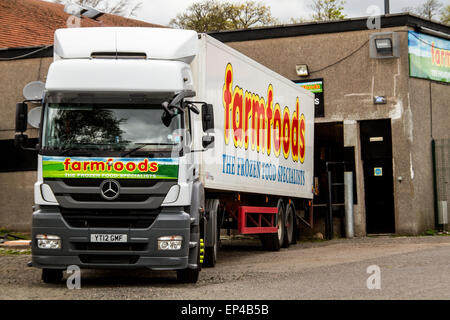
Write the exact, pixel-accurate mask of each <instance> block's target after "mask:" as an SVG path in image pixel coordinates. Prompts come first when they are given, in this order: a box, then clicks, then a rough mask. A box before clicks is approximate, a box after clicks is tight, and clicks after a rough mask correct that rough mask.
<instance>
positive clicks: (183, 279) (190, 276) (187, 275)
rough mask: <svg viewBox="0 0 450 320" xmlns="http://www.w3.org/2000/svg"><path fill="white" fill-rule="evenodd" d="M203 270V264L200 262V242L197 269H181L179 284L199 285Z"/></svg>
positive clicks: (179, 271) (178, 271)
mask: <svg viewBox="0 0 450 320" xmlns="http://www.w3.org/2000/svg"><path fill="white" fill-rule="evenodd" d="M200 270H202V263H201V261H200V240H199V241H198V242H197V268H195V269H190V268H186V269H181V270H177V281H178V282H179V283H197V281H198V276H199V275H200Z"/></svg>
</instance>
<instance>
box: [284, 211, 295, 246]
mask: <svg viewBox="0 0 450 320" xmlns="http://www.w3.org/2000/svg"><path fill="white" fill-rule="evenodd" d="M285 212H286V220H285V233H284V241H283V248H287V247H289V245H290V244H293V243H294V233H295V209H294V205H293V204H292V203H288V204H287V205H286V211H285Z"/></svg>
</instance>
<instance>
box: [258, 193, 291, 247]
mask: <svg viewBox="0 0 450 320" xmlns="http://www.w3.org/2000/svg"><path fill="white" fill-rule="evenodd" d="M277 208H278V213H277V226H278V232H277V233H268V234H261V235H260V240H261V244H262V246H263V248H264V249H265V250H268V251H278V250H280V248H281V246H282V245H283V242H284V237H285V236H284V235H285V223H284V222H285V215H284V204H283V200H282V199H279V200H278V204H277Z"/></svg>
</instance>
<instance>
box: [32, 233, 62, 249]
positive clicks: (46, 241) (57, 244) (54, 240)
mask: <svg viewBox="0 0 450 320" xmlns="http://www.w3.org/2000/svg"><path fill="white" fill-rule="evenodd" d="M36 240H37V246H38V248H39V249H61V238H60V237H59V236H55V235H52V234H38V235H36Z"/></svg>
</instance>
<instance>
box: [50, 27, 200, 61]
mask: <svg viewBox="0 0 450 320" xmlns="http://www.w3.org/2000/svg"><path fill="white" fill-rule="evenodd" d="M98 53H103V54H105V56H106V55H108V56H110V57H111V56H114V55H113V54H114V53H124V54H125V55H120V54H118V55H117V58H120V57H124V56H128V57H129V56H132V55H129V54H130V53H137V55H135V56H136V57H141V58H142V57H145V59H156V60H178V61H183V62H186V63H191V62H192V60H193V59H194V58H195V56H196V55H197V53H198V35H197V32H195V31H190V30H175V29H169V28H123V27H122V28H121V27H118V28H115V27H113V28H109V27H101V28H67V29H58V30H56V31H55V45H54V57H55V60H58V59H88V58H93V56H95V55H96V54H97V56H98Z"/></svg>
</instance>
